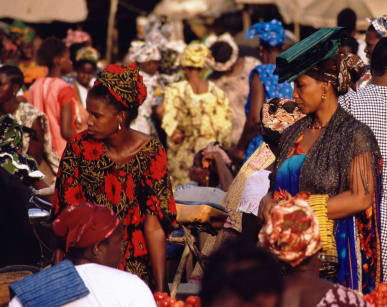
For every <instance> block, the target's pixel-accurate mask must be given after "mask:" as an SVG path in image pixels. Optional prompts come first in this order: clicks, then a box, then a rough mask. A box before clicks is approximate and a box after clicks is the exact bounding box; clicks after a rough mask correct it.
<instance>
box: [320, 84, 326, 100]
mask: <svg viewBox="0 0 387 307" xmlns="http://www.w3.org/2000/svg"><path fill="white" fill-rule="evenodd" d="M325 100H327V88H326V87H325V86H324V87H323V92H322V95H321V101H322V102H325Z"/></svg>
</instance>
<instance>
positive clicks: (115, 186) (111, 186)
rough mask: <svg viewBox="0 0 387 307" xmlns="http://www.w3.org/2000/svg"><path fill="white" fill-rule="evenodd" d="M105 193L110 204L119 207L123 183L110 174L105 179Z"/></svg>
mask: <svg viewBox="0 0 387 307" xmlns="http://www.w3.org/2000/svg"><path fill="white" fill-rule="evenodd" d="M105 192H106V197H107V199H108V201H109V202H111V203H112V204H113V205H117V204H118V203H119V202H120V200H121V192H122V186H121V182H119V180H118V179H117V177H115V176H114V175H112V174H109V175H107V176H106V178H105Z"/></svg>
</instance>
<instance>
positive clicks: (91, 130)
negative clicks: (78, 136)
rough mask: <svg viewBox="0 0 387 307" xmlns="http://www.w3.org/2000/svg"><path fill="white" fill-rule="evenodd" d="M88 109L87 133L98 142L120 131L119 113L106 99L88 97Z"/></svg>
mask: <svg viewBox="0 0 387 307" xmlns="http://www.w3.org/2000/svg"><path fill="white" fill-rule="evenodd" d="M86 109H87V112H89V117H88V120H87V126H88V128H87V133H88V134H89V135H91V136H92V137H93V138H94V139H96V140H105V139H107V138H108V137H110V136H111V135H112V134H114V133H116V132H117V130H118V123H119V118H118V113H119V112H118V111H117V109H116V108H115V107H114V106H113V105H111V104H110V103H109V102H108V101H106V99H105V98H99V97H93V96H90V95H87V98H86Z"/></svg>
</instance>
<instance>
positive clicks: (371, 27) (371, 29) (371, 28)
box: [367, 24, 382, 38]
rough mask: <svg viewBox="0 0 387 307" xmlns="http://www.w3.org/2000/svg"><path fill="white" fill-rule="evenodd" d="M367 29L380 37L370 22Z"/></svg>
mask: <svg viewBox="0 0 387 307" xmlns="http://www.w3.org/2000/svg"><path fill="white" fill-rule="evenodd" d="M367 31H374V32H375V33H376V34H377V35H378V36H379V37H380V38H381V37H382V36H381V35H380V33H379V32H378V31H376V29H375V27H374V25H372V24H371V25H370V26H369V27H368V29H367Z"/></svg>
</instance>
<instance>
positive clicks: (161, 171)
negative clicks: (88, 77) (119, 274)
mask: <svg viewBox="0 0 387 307" xmlns="http://www.w3.org/2000/svg"><path fill="white" fill-rule="evenodd" d="M83 201H88V202H91V203H96V204H104V205H106V206H108V207H109V208H111V209H112V210H113V211H114V212H115V214H117V216H118V217H119V218H120V219H121V222H122V224H123V227H124V237H123V241H124V242H123V243H124V257H123V259H122V263H121V264H120V266H119V268H120V269H123V270H125V271H128V272H131V273H134V274H136V275H138V276H139V277H140V278H142V279H143V280H144V281H145V282H147V283H148V284H151V283H152V272H151V271H152V270H151V266H150V258H149V253H148V249H147V245H146V242H145V237H144V221H145V215H146V214H150V215H155V216H157V217H158V219H159V221H160V224H161V225H162V227H163V229H164V231H165V232H166V234H167V235H168V234H169V233H170V231H171V230H172V229H173V228H174V226H175V224H176V206H175V200H174V197H173V193H172V188H171V183H170V180H169V176H168V171H167V157H166V153H165V150H164V148H163V147H162V145H161V144H160V142H159V141H158V140H157V139H155V138H153V139H151V141H149V142H148V143H147V144H146V145H145V146H144V147H143V148H142V149H141V150H140V151H139V152H138V153H137V154H136V155H135V156H134V157H133V158H132V159H131V160H130V161H129V162H127V163H123V164H120V163H116V162H114V161H112V160H111V159H110V158H109V157H108V155H107V153H106V151H105V148H104V145H103V143H102V142H99V141H96V140H94V139H93V138H92V137H91V136H89V135H87V133H86V132H84V133H81V134H78V135H77V136H76V137H75V138H73V139H72V140H71V141H70V142H69V143H68V144H67V146H66V149H65V151H64V153H63V156H62V160H61V162H60V166H59V171H58V176H57V181H56V189H55V193H54V201H53V205H54V213H55V215H58V214H59V213H60V211H61V210H62V209H63V208H65V207H66V206H69V205H74V204H77V203H79V202H83Z"/></svg>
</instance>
